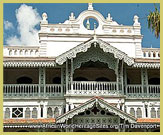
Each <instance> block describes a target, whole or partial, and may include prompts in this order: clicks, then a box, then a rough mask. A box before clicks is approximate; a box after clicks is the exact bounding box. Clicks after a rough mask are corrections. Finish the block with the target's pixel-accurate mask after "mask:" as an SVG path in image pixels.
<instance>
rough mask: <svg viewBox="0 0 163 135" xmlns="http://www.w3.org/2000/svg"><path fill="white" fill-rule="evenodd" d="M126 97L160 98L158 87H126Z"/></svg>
mask: <svg viewBox="0 0 163 135" xmlns="http://www.w3.org/2000/svg"><path fill="white" fill-rule="evenodd" d="M126 96H127V97H131V98H137V97H142V98H145V97H148V98H157V97H160V85H147V86H142V85H137V84H132V85H127V86H126Z"/></svg>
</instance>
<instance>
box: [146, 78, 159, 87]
mask: <svg viewBox="0 0 163 135" xmlns="http://www.w3.org/2000/svg"><path fill="white" fill-rule="evenodd" d="M148 84H156V85H160V78H150V79H149V80H148Z"/></svg>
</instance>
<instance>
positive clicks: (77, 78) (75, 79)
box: [74, 77, 88, 81]
mask: <svg viewBox="0 0 163 135" xmlns="http://www.w3.org/2000/svg"><path fill="white" fill-rule="evenodd" d="M74 81H88V79H87V78H84V77H76V78H74Z"/></svg>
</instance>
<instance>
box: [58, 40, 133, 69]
mask: <svg viewBox="0 0 163 135" xmlns="http://www.w3.org/2000/svg"><path fill="white" fill-rule="evenodd" d="M93 45H94V46H96V45H99V47H100V48H101V49H103V51H104V52H107V53H111V54H114V57H115V58H118V59H120V60H122V59H124V62H125V63H127V65H129V66H131V65H132V64H133V63H134V59H133V58H131V57H129V56H127V54H125V53H124V52H122V51H120V50H118V49H117V48H115V47H113V46H111V45H110V44H109V43H107V42H104V41H102V40H100V39H90V40H88V41H87V42H85V43H82V44H80V45H78V46H76V47H74V48H73V49H71V50H69V51H67V52H65V53H63V54H62V55H60V56H58V57H56V63H57V64H59V65H62V64H63V63H64V62H65V61H66V60H67V59H72V58H76V55H77V54H78V53H80V52H86V51H87V50H88V49H89V48H90V47H91V46H93Z"/></svg>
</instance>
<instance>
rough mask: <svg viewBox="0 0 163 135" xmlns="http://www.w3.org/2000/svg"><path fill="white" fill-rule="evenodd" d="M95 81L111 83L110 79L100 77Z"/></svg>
mask: <svg viewBox="0 0 163 135" xmlns="http://www.w3.org/2000/svg"><path fill="white" fill-rule="evenodd" d="M95 81H99V82H109V81H110V79H108V78H106V77H99V78H97V79H96V80H95Z"/></svg>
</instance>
